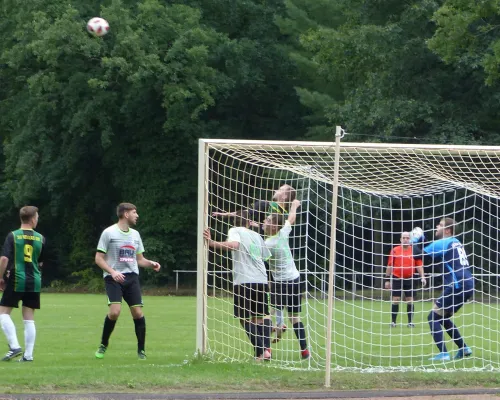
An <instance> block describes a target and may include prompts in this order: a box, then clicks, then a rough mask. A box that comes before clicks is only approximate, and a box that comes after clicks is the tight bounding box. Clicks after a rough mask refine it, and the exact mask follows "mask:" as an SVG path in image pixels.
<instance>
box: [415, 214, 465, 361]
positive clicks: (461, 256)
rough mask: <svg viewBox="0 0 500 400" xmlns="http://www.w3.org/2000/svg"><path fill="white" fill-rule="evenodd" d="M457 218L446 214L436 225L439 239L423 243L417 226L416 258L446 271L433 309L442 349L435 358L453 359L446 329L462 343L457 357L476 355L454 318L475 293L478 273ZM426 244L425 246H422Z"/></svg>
mask: <svg viewBox="0 0 500 400" xmlns="http://www.w3.org/2000/svg"><path fill="white" fill-rule="evenodd" d="M455 225H456V222H455V220H453V219H452V218H443V219H442V220H441V221H440V222H439V224H438V225H437V227H436V239H437V240H435V241H433V242H431V243H429V244H427V245H426V246H423V245H422V243H423V242H424V240H425V238H424V234H423V232H422V230H421V229H420V228H415V229H414V230H413V232H412V233H413V237H412V243H413V254H414V257H415V258H418V257H420V258H423V261H424V265H426V266H427V265H429V264H432V265H434V266H435V267H436V266H437V267H438V268H442V270H441V269H440V272H442V273H443V286H444V288H443V292H442V293H441V296H439V297H438V298H437V299H436V301H435V303H434V307H433V309H432V311H431V312H430V313H429V316H428V320H429V327H430V329H431V334H432V337H433V339H434V342H435V343H436V346H437V348H438V349H439V354H437V355H435V356H434V357H432V358H430V360H431V361H449V360H450V354H449V353H448V350H447V348H446V344H445V342H444V336H443V329H442V328H444V329H445V330H446V333H447V334H448V335H449V336H450V337H451V338H452V339H453V341H454V342H455V344H456V345H457V347H458V352H457V353H456V354H455V357H454V359H455V360H460V359H462V358H464V357H469V356H471V355H472V350H471V349H470V347H469V346H467V345H466V344H465V342H464V340H463V338H462V336H461V335H460V332H459V330H458V328H457V327H456V326H455V324H454V323H453V322H452V320H451V319H450V318H451V317H452V316H453V314H455V313H456V312H457V311H458V310H460V309H461V308H462V306H463V305H464V304H465V303H466V302H467V301H468V300H470V299H471V298H472V295H473V293H474V277H473V276H472V273H471V271H470V268H469V261H468V260H467V254H466V252H465V249H464V248H463V246H462V243H460V241H459V240H458V239H457V238H456V237H455ZM422 247H423V248H422Z"/></svg>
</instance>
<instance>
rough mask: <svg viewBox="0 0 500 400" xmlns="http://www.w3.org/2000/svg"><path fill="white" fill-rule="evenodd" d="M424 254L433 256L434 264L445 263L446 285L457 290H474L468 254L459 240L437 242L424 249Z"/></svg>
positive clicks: (453, 238) (448, 239)
mask: <svg viewBox="0 0 500 400" xmlns="http://www.w3.org/2000/svg"><path fill="white" fill-rule="evenodd" d="M424 253H426V254H427V255H429V256H431V257H432V258H433V262H434V263H439V262H441V263H443V267H444V275H443V280H444V284H445V285H453V287H454V288H455V289H463V290H470V289H473V288H474V278H473V276H472V273H471V272H470V268H469V261H468V260H467V253H466V252H465V249H464V248H463V246H462V243H460V241H459V240H458V239H457V238H455V237H450V238H444V239H439V240H436V241H434V242H432V243H430V244H428V245H427V246H425V247H424Z"/></svg>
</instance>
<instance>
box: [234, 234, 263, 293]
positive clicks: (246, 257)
mask: <svg viewBox="0 0 500 400" xmlns="http://www.w3.org/2000/svg"><path fill="white" fill-rule="evenodd" d="M227 241H228V242H238V243H239V244H240V245H239V248H238V249H237V250H232V251H231V253H232V257H233V285H241V284H243V283H267V273H266V266H265V265H264V261H265V260H267V259H268V258H269V257H270V256H271V253H270V252H269V250H268V249H267V247H266V244H265V243H264V240H263V239H262V237H261V236H260V235H259V234H258V233H257V232H254V231H251V230H250V229H247V228H244V227H236V228H231V229H229V232H228V234H227Z"/></svg>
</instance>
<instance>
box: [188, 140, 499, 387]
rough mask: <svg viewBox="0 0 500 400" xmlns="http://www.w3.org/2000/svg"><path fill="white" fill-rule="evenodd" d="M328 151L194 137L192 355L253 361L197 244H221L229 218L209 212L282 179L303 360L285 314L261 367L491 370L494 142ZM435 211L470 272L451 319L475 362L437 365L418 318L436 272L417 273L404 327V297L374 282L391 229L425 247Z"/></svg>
mask: <svg viewBox="0 0 500 400" xmlns="http://www.w3.org/2000/svg"><path fill="white" fill-rule="evenodd" d="M337 134H338V133H337ZM336 142H337V143H336ZM336 142H300V141H295V142H287V141H252V140H225V139H214V140H211V139H201V140H200V141H199V166H198V167H199V178H198V179H199V181H198V196H199V197H198V200H199V201H198V283H197V291H198V293H197V296H198V301H197V307H198V310H197V344H196V346H197V350H198V352H199V353H201V354H205V355H207V357H208V358H210V359H212V360H214V361H217V360H219V361H231V362H251V361H252V359H253V357H252V346H251V344H250V341H249V340H248V338H247V336H246V334H245V331H244V330H243V329H242V327H241V326H240V324H239V322H238V320H236V319H235V318H234V316H233V297H232V296H233V294H232V289H233V287H232V274H231V271H232V261H231V254H230V253H229V254H226V253H225V252H223V251H221V250H213V249H208V248H207V247H206V246H205V244H204V242H203V240H202V232H203V228H204V227H210V229H211V232H212V237H213V238H214V239H215V240H226V238H227V232H228V230H229V228H230V227H231V220H230V219H229V218H227V217H223V216H220V215H212V214H213V213H214V212H219V213H222V212H234V211H236V210H240V209H249V208H251V207H252V204H253V203H254V202H256V201H258V200H267V201H270V200H271V199H272V198H273V195H274V193H275V191H276V190H277V189H278V188H279V187H280V186H281V185H283V184H288V185H291V186H292V187H294V188H295V190H296V193H297V198H298V199H300V200H301V202H302V205H301V207H300V208H299V210H298V215H297V221H296V223H295V225H294V226H293V228H292V232H291V234H290V240H289V244H290V247H291V250H292V253H293V257H294V259H295V264H296V266H297V269H298V270H299V273H300V280H301V283H302V285H301V286H302V288H303V296H302V310H301V313H300V318H301V320H302V322H303V324H304V327H305V331H306V338H307V346H308V349H309V350H310V352H311V357H310V358H309V359H305V360H304V359H302V358H301V356H300V348H299V341H298V339H297V337H296V334H295V333H296V332H295V331H294V329H293V327H292V325H291V322H290V321H291V320H289V319H287V320H286V325H287V326H288V329H287V330H286V331H285V333H284V334H283V336H282V338H281V340H279V341H278V342H277V343H274V344H273V345H272V361H271V365H273V366H277V367H281V368H294V369H321V370H325V376H326V379H325V380H326V384H327V386H328V384H329V381H330V379H329V374H330V371H331V370H334V371H335V370H348V371H350V370H352V371H364V372H369V371H395V370H397V371H434V370H441V369H443V370H444V369H445V370H458V369H459V370H495V371H496V370H499V369H500V351H499V350H500V322H499V321H500V312H499V302H498V300H499V294H500V293H499V290H498V286H499V283H500V268H499V265H500V245H499V239H500V234H499V228H500V217H499V212H498V210H499V205H500V200H499V199H500V185H498V182H499V181H500V147H493V146H445V145H420V144H386V143H384V144H380V143H350V142H345V141H342V142H341V141H340V137H337V141H336ZM336 171H337V172H336ZM336 174H337V178H336ZM447 216H449V217H452V218H454V219H455V220H456V221H457V228H458V233H457V238H458V239H459V240H460V241H461V242H462V243H463V245H464V247H465V250H466V252H467V254H468V263H469V264H470V268H471V270H472V272H473V274H474V277H475V293H474V298H473V300H472V301H470V302H468V303H466V304H465V305H464V307H463V308H462V309H461V310H460V311H459V312H458V313H457V314H456V315H455V316H454V317H453V321H454V322H455V324H456V325H457V327H458V328H459V330H460V332H461V333H462V336H463V337H464V340H465V341H466V343H467V345H469V346H470V347H471V348H472V350H473V355H472V357H470V358H467V359H464V360H459V361H451V362H448V363H443V362H441V363H436V362H433V361H429V358H430V357H431V356H432V355H433V354H435V353H436V352H437V348H436V346H435V344H434V342H433V339H432V336H431V335H430V330H429V325H428V321H427V316H428V314H429V311H430V310H431V309H432V306H433V302H434V300H435V299H436V298H437V297H438V296H439V295H440V293H441V291H442V289H443V286H442V285H443V283H442V279H441V277H442V271H438V270H436V268H431V267H430V266H425V272H426V277H427V280H428V281H429V284H428V285H427V287H425V288H423V287H418V286H415V287H414V288H413V289H412V290H413V292H412V294H413V295H414V300H413V302H412V304H413V306H412V307H413V311H412V312H413V314H412V318H413V320H412V323H413V324H414V327H409V326H408V318H409V315H410V311H408V310H411V307H409V306H408V302H407V301H405V300H406V299H405V297H404V296H402V297H403V298H402V300H401V302H393V301H392V293H391V291H390V290H386V289H384V285H383V278H384V274H385V271H386V265H387V257H388V254H389V252H390V251H391V249H392V248H393V247H394V246H397V245H399V244H400V237H401V233H402V232H405V231H411V229H412V228H413V227H414V226H419V227H421V228H422V229H423V230H424V232H425V234H426V237H427V240H428V241H429V240H432V239H433V237H434V231H435V226H436V225H437V224H438V223H439V221H440V220H441V219H442V218H443V217H447ZM417 281H418V279H417ZM393 303H398V311H397V314H396V316H397V323H396V326H395V327H393V326H392V324H391V320H392V316H393V314H394V308H393V306H392V304H393ZM285 318H288V316H287V313H286V312H285ZM444 336H445V341H446V345H447V347H448V349H449V352H450V353H451V354H452V355H453V354H454V353H455V352H456V350H457V349H456V346H455V344H454V343H453V341H452V340H451V339H450V338H449V337H448V335H447V334H446V332H444ZM330 351H331V352H330Z"/></svg>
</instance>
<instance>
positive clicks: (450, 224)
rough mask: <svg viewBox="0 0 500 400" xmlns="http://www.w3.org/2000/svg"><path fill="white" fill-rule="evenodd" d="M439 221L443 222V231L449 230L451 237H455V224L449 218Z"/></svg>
mask: <svg viewBox="0 0 500 400" xmlns="http://www.w3.org/2000/svg"><path fill="white" fill-rule="evenodd" d="M441 221H443V222H444V229H449V230H450V231H451V235H452V236H454V235H455V225H456V224H457V222H456V221H455V220H454V219H453V218H451V217H444V218H443V219H442V220H441Z"/></svg>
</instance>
